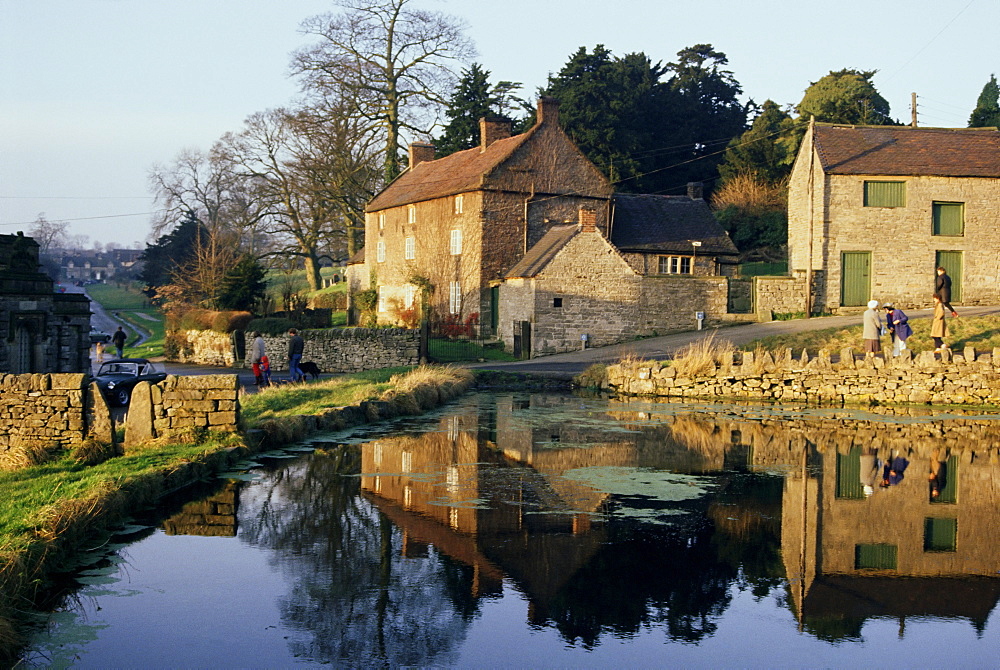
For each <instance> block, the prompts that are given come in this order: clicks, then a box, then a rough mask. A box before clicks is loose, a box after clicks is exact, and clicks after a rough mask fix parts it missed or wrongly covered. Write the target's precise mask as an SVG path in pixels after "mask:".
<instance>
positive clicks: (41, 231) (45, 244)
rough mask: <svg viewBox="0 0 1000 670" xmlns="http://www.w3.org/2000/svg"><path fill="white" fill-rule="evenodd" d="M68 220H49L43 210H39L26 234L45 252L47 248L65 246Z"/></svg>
mask: <svg viewBox="0 0 1000 670" xmlns="http://www.w3.org/2000/svg"><path fill="white" fill-rule="evenodd" d="M68 228H69V222H68V221H49V220H48V219H46V218H45V212H41V213H39V215H38V218H37V219H35V222H34V223H33V224H32V225H31V228H30V229H29V230H28V235H30V236H31V237H32V238H34V240H35V242H37V243H38V250H39V251H40V252H41V253H43V254H44V253H46V252H47V251H48V250H49V249H52V248H56V247H61V246H65V244H66V240H67V237H66V230H67V229H68Z"/></svg>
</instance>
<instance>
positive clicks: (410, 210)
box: [406, 205, 417, 223]
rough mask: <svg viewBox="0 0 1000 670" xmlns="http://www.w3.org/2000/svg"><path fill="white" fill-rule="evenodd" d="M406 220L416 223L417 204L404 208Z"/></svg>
mask: <svg viewBox="0 0 1000 670" xmlns="http://www.w3.org/2000/svg"><path fill="white" fill-rule="evenodd" d="M406 222H407V223H416V222H417V206H416V205H408V206H407V208H406Z"/></svg>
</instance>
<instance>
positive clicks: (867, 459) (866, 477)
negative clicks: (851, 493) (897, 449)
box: [860, 451, 882, 496]
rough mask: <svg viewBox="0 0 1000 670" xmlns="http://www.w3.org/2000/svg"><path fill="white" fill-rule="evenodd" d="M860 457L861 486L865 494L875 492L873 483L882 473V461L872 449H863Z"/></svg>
mask: <svg viewBox="0 0 1000 670" xmlns="http://www.w3.org/2000/svg"><path fill="white" fill-rule="evenodd" d="M860 459H861V488H862V490H863V491H864V492H865V495H866V496H870V495H871V494H872V493H874V492H875V485H876V484H877V483H878V481H879V476H880V475H881V474H882V461H880V460H879V459H878V457H877V456H876V455H875V452H874V451H865V452H863V453H862V454H861V456H860Z"/></svg>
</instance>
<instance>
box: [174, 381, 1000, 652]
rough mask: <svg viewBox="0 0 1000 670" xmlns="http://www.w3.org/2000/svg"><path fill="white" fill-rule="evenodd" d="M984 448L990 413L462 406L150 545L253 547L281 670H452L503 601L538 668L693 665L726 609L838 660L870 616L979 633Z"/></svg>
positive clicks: (344, 451) (983, 589) (213, 509)
mask: <svg viewBox="0 0 1000 670" xmlns="http://www.w3.org/2000/svg"><path fill="white" fill-rule="evenodd" d="M998 438H1000V417H997V416H995V415H973V414H961V413H955V414H950V415H947V416H942V415H933V414H931V413H929V412H926V411H921V410H882V411H877V412H876V411H845V410H820V409H815V408H812V409H810V408H794V407H792V408H789V407H787V406H786V407H783V408H779V407H761V406H749V405H748V406H745V407H740V406H734V405H711V404H702V405H695V404H680V403H661V404H655V403H649V402H622V401H606V400H602V399H583V398H577V397H569V396H554V395H530V396H529V395H477V396H470V397H468V398H465V399H464V400H463V401H462V402H461V403H459V404H458V405H456V406H453V407H450V408H448V409H447V410H446V411H444V412H442V413H441V414H440V415H439V416H438V417H437V418H434V419H425V420H418V421H411V422H410V424H409V425H408V426H406V428H405V429H404V430H397V431H395V432H391V433H390V432H386V434H383V435H379V436H376V437H374V439H367V440H358V441H352V442H351V443H347V442H340V443H334V442H331V443H328V444H321V445H319V448H318V449H317V451H316V452H315V453H313V454H311V455H309V456H306V457H302V458H297V459H287V460H280V461H276V462H274V463H272V464H270V465H269V466H268V467H266V468H264V469H262V470H261V477H260V478H259V479H258V480H257V481H253V482H241V483H239V484H237V483H236V482H231V483H230V484H228V485H227V486H226V487H225V488H223V489H221V490H219V491H215V492H214V493H213V495H212V496H211V497H209V498H205V499H203V500H200V501H197V502H193V503H190V504H188V505H187V506H186V507H185V508H184V509H182V510H181V512H180V513H178V514H175V515H174V516H172V517H171V518H169V519H168V520H166V521H165V522H164V523H163V526H162V527H163V528H164V529H166V530H167V531H168V532H170V533H190V534H208V535H214V536H225V535H227V534H231V533H232V532H234V531H235V532H237V533H238V538H239V541H240V542H241V543H243V545H249V546H253V547H259V548H263V549H266V550H267V551H268V560H269V561H270V562H271V564H272V566H273V567H274V569H275V570H276V571H279V572H280V573H281V574H282V575H283V577H284V581H285V583H286V588H285V589H284V590H283V591H282V592H281V593H280V594H278V595H276V596H275V598H276V599H277V601H278V610H279V611H280V616H281V620H282V621H281V623H282V625H283V626H284V627H285V628H286V629H288V630H291V631H294V632H295V633H296V634H294V635H287V636H286V638H287V644H288V646H289V650H288V651H289V655H290V657H291V658H294V659H297V662H301V661H303V660H308V661H310V662H316V663H333V664H338V665H362V664H363V665H374V664H378V665H390V666H396V665H420V666H426V665H444V666H454V665H461V664H462V663H463V661H466V662H467V659H468V658H469V656H468V654H469V653H470V647H471V646H472V645H471V643H469V642H468V640H469V639H470V637H471V636H473V635H474V632H473V631H474V630H475V628H476V626H477V625H481V620H482V618H483V616H484V612H485V611H486V610H487V608H489V607H490V605H491V603H497V602H499V601H500V600H502V599H504V598H505V597H506V595H507V594H509V593H510V592H511V591H514V592H516V593H517V594H518V595H519V598H520V600H519V601H517V602H518V603H519V604H518V605H517V607H518V609H517V610H516V611H513V614H511V610H510V609H509V608H508V609H507V616H508V617H510V616H513V617H514V618H513V620H510V619H509V618H508V619H506V620H505V622H504V625H505V626H516V625H521V626H524V627H525V628H527V629H528V630H530V631H541V630H554V631H557V632H558V636H559V638H560V640H561V643H560V644H558V645H552V646H551V647H550V648H549V651H548V653H549V654H551V656H550V657H549V658H548V661H549V662H550V663H551V662H554V659H556V658H557V657H558V658H560V659H562V661H561V662H565V657H562V656H557V655H558V654H565V653H566V652H567V649H570V648H572V649H577V650H580V651H582V652H584V653H587V652H589V651H592V650H595V649H597V648H598V647H600V646H601V645H602V644H604V643H605V642H608V641H609V640H616V641H622V640H624V641H628V640H639V639H649V638H652V639H653V640H656V642H657V644H658V645H659V647H660V648H662V645H663V643H664V641H666V642H667V643H671V642H678V643H685V644H688V645H691V644H692V643H693V644H694V645H695V646H696V647H697V646H700V645H704V644H705V643H706V642H707V641H708V640H710V639H711V638H713V637H714V636H717V635H720V634H721V629H722V626H723V624H724V622H726V621H727V617H741V616H742V617H746V616H747V614H746V613H745V611H744V612H743V613H742V614H738V613H734V612H733V611H732V610H733V607H732V606H733V603H734V601H735V599H736V598H737V597H738V596H739V595H740V594H749V595H750V596H752V598H753V602H754V603H756V605H755V606H756V607H757V608H758V610H757V611H755V613H754V614H752V615H751V616H754V617H759V618H760V622H758V623H759V625H758V623H755V624H754V626H753V628H758V629H759V630H757V634H759V635H760V636H765V637H768V638H774V639H778V638H780V637H781V636H782V635H785V634H786V633H785V631H788V630H789V629H793V630H792V631H791V632H793V633H795V631H799V632H805V633H807V634H808V635H809V636H810V637H811V638H812V639H814V640H817V641H832V642H838V643H845V642H846V643H850V642H851V641H858V640H862V637H863V629H864V627H865V625H866V622H868V621H871V620H873V619H892V620H894V621H896V622H897V629H898V631H899V632H898V635H899V637H900V639H903V638H905V637H906V631H907V627H908V626H910V625H919V622H921V621H925V620H927V619H932V620H935V621H937V620H940V619H951V620H958V621H965V622H968V623H969V624H971V626H972V628H973V629H974V631H975V632H976V634H977V635H980V636H982V635H984V631H985V630H986V623H987V620H988V618H989V617H990V614H991V613H992V612H993V610H994V609H995V606H996V603H997V600H998V598H1000V579H998V578H997V575H998V569H1000V557H998V554H997V549H996V547H997V546H1000V543H998V540H1000V537H998V536H1000V524H998V523H997V522H998V511H997V510H998V505H997V504H998V502H1000V499H998V497H1000V496H998V493H997V484H996V482H997V481H998V477H1000V472H998V468H1000V464H998V460H1000V459H998V454H997V448H996V447H995V446H994V445H997V444H1000V439H998ZM899 459H905V460H906V462H907V465H906V468H905V470H902V471H901V473H902V475H903V476H901V477H896V476H894V481H893V482H892V483H891V484H889V483H887V484H886V485H885V486H883V485H882V484H883V481H882V480H883V479H886V468H889V469H892V468H897V470H893V472H897V474H900V472H899V470H898V469H900V467H901V466H900V464H899ZM774 611H784V612H785V613H786V614H787V618H784V619H782V618H780V617H774V616H773V615H772V613H773V612H774ZM994 637H995V636H994ZM477 640H478V642H477V644H478V645H480V646H481V645H483V639H482V636H479V637H477ZM940 642H941V644H943V645H945V646H947V638H945V637H942V638H941V639H940ZM492 644H495V651H494V652H490V651H486V652H481V653H485V657H486V658H487V659H488V658H491V656H490V654H491V653H494V654H499V653H501V650H505V649H506V645H507V640H506V636H504V635H499V636H496V639H495V640H494V642H492ZM917 647H918V645H914V646H913V649H915V650H916V649H917ZM845 648H846V647H840V648H839V649H840V651H841V652H842V651H843V650H844V649H845ZM505 653H506V652H505ZM544 653H545V652H543V654H544ZM896 653H897V654H899V653H901V652H900V651H899V650H898V649H897V650H896ZM966 653H969V654H970V655H969V656H968V661H969V662H975V660H974V659H977V658H980V657H979V656H977V655H976V652H975V650H974V649H973V648H971V647H969V648H968V649H967V650H966ZM492 658H494V659H496V658H500V657H496V656H493V657H492ZM765 658H766V657H765ZM830 658H833V659H836V658H838V657H837V656H831V657H830ZM900 658H902V657H900ZM546 660H547V659H546V658H540V659H538V662H539V663H542V664H546ZM786 660H789V659H786ZM953 660H954V658H953ZM494 664H499V665H504V663H503V662H502V661H497V662H495V663H494Z"/></svg>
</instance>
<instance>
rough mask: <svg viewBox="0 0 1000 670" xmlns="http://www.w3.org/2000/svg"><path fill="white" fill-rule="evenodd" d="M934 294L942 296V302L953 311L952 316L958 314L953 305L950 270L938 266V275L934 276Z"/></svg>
mask: <svg viewBox="0 0 1000 670" xmlns="http://www.w3.org/2000/svg"><path fill="white" fill-rule="evenodd" d="M934 295H936V296H937V297H939V298H941V304H942V305H944V308H945V309H947V310H948V311H949V312H951V315H952V317H956V316H958V312H956V311H955V308H954V307H952V306H951V277H949V276H948V271H947V270H945V269H944V268H943V267H940V266H938V269H937V277H935V278H934Z"/></svg>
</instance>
